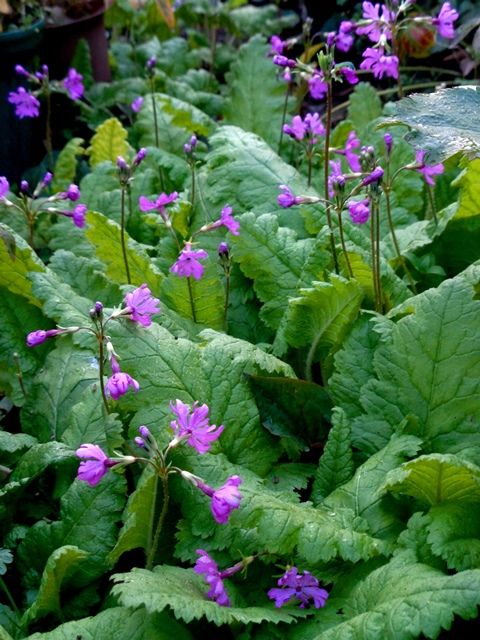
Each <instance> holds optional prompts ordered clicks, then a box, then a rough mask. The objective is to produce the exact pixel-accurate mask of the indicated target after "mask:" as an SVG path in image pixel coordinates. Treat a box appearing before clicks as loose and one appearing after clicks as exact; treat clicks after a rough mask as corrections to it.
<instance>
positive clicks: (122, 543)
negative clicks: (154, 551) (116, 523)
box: [108, 466, 158, 565]
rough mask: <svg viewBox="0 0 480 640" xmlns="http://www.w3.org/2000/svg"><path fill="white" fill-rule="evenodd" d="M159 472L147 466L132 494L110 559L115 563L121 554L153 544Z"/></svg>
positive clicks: (146, 548) (145, 549)
mask: <svg viewBox="0 0 480 640" xmlns="http://www.w3.org/2000/svg"><path fill="white" fill-rule="evenodd" d="M157 485H158V474H157V473H156V471H155V470H154V469H152V467H151V466H147V467H146V468H145V469H144V470H143V472H142V475H141V476H140V478H139V480H138V483H137V486H136V488H135V491H133V493H131V494H130V496H129V498H128V502H127V505H126V507H125V511H124V514H123V522H124V524H123V527H122V529H121V531H120V534H119V536H118V540H117V543H116V545H115V547H114V548H113V549H112V551H111V552H110V554H109V556H108V559H109V561H110V562H111V564H112V565H114V564H115V563H116V562H117V561H118V559H119V558H120V556H121V555H122V554H123V553H125V552H126V551H131V550H132V549H144V551H145V553H147V551H148V550H149V548H150V546H151V544H152V526H153V524H154V523H153V517H154V514H155V509H156V502H157Z"/></svg>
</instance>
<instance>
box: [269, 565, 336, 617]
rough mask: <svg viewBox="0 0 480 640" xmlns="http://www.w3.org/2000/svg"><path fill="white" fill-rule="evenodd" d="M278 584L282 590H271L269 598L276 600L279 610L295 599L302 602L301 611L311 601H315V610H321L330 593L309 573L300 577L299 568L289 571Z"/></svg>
mask: <svg viewBox="0 0 480 640" xmlns="http://www.w3.org/2000/svg"><path fill="white" fill-rule="evenodd" d="M277 584H278V586H279V587H280V589H277V588H274V589H270V590H269V591H268V597H269V598H270V599H271V600H275V606H276V607H277V608H278V609H279V608H280V607H282V606H283V605H284V604H286V603H287V602H288V601H289V600H291V599H292V598H293V597H295V598H297V600H300V603H301V604H300V609H304V608H305V606H306V605H310V600H313V606H314V607H315V609H320V608H321V607H324V606H325V603H326V601H327V598H328V591H325V589H320V588H319V586H318V580H317V579H316V578H315V577H314V576H312V574H311V573H310V572H309V571H304V572H303V575H299V574H298V569H297V567H292V568H291V569H288V570H287V571H286V572H285V573H284V575H283V576H282V577H281V578H280V579H279V580H278V582H277Z"/></svg>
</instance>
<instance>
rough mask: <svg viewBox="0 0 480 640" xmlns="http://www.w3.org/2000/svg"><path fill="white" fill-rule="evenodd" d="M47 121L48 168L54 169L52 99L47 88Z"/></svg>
mask: <svg viewBox="0 0 480 640" xmlns="http://www.w3.org/2000/svg"><path fill="white" fill-rule="evenodd" d="M46 93H47V121H46V131H45V138H46V140H45V144H46V147H47V158H48V168H49V170H52V169H53V145H52V98H51V94H50V89H49V88H47V92H46Z"/></svg>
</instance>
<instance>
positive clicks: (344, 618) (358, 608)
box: [289, 553, 480, 640]
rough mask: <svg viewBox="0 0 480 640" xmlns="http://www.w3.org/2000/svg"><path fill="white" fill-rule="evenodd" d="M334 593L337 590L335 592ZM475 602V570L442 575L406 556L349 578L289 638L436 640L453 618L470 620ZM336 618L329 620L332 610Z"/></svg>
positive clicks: (478, 576) (478, 584)
mask: <svg viewBox="0 0 480 640" xmlns="http://www.w3.org/2000/svg"><path fill="white" fill-rule="evenodd" d="M337 593H338V592H337ZM478 604H480V570H478V569H477V570H473V571H463V572H462V573H458V574H457V575H453V576H448V575H445V574H444V573H442V572H441V571H439V570H438V569H434V568H432V567H429V566H428V565H425V564H420V563H415V562H413V560H412V558H411V556H410V555H409V554H408V553H404V554H400V555H399V556H397V557H395V558H393V559H392V560H391V561H390V562H389V563H388V564H386V565H384V566H382V567H380V568H378V569H376V570H375V571H372V572H371V573H370V574H369V575H368V576H367V577H366V578H364V579H361V578H360V579H359V580H356V581H355V580H350V581H348V582H347V584H346V586H345V587H344V588H343V590H340V593H338V595H337V597H332V598H331V599H330V600H329V601H328V602H327V605H326V607H325V608H324V609H323V610H322V611H321V614H320V615H319V616H317V621H316V622H313V623H305V624H301V623H300V625H298V626H297V627H296V628H295V629H294V631H293V632H292V633H291V634H289V637H290V638H292V639H295V640H300V638H301V639H302V640H345V639H346V638H349V640H412V638H416V637H419V636H420V635H422V634H423V636H424V637H427V638H436V637H437V636H438V634H439V633H440V631H441V629H450V626H451V624H452V622H453V618H454V616H455V615H459V616H461V617H462V618H466V619H469V618H474V617H475V616H476V615H477V605H478ZM339 608H341V609H342V613H341V614H337V616H335V618H333V616H332V614H333V612H334V611H335V609H339Z"/></svg>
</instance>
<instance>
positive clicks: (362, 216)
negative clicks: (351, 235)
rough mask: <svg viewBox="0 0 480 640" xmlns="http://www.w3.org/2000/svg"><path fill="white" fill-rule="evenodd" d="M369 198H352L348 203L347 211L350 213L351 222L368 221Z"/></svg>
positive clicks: (361, 222) (362, 222)
mask: <svg viewBox="0 0 480 640" xmlns="http://www.w3.org/2000/svg"><path fill="white" fill-rule="evenodd" d="M369 204H370V202H369V200H368V198H366V199H365V200H360V201H359V202H358V201H355V200H352V202H350V204H349V205H348V212H349V213H350V217H351V218H352V222H353V223H354V224H364V223H365V222H368V219H369V218H370V208H369Z"/></svg>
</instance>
